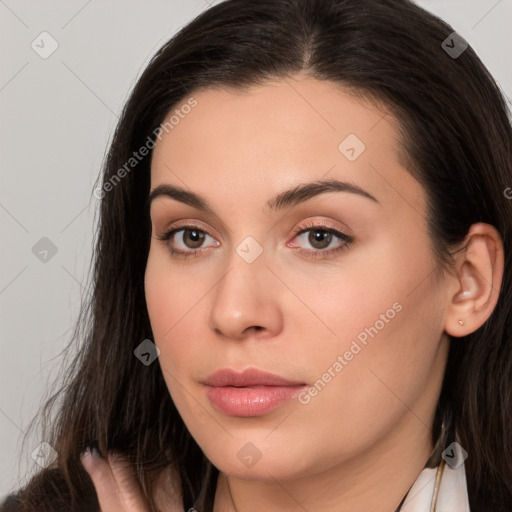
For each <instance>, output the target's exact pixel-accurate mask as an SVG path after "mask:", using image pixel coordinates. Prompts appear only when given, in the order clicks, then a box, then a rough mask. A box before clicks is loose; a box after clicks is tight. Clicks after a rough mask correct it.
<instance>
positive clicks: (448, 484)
mask: <svg viewBox="0 0 512 512" xmlns="http://www.w3.org/2000/svg"><path fill="white" fill-rule="evenodd" d="M438 468H439V466H438V467H436V468H424V469H423V471H422V472H421V473H420V474H419V476H418V478H417V479H416V481H415V482H414V484H413V485H412V487H411V489H410V490H409V492H408V494H407V497H406V498H405V501H404V503H403V505H402V508H401V509H400V512H434V510H435V512H470V509H469V498H468V489H467V482H466V471H465V469H464V462H462V463H461V464H460V465H459V466H458V467H457V468H455V469H454V468H452V467H450V466H449V465H448V464H444V467H443V468H442V476H441V481H440V485H439V490H438V495H437V503H436V507H435V508H434V509H433V508H432V500H433V497H434V490H435V484H436V475H437V471H438Z"/></svg>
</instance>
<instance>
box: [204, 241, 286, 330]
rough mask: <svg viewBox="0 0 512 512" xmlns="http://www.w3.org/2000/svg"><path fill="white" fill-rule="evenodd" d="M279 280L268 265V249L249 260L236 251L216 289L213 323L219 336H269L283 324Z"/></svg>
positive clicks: (212, 325)
mask: <svg viewBox="0 0 512 512" xmlns="http://www.w3.org/2000/svg"><path fill="white" fill-rule="evenodd" d="M278 284H279V281H278V280H277V279H276V278H275V276H274V275H273V274H272V272H271V271H270V270H269V268H268V267H267V261H266V258H265V253H263V254H261V255H260V256H259V257H258V258H257V259H256V260H255V261H253V262H251V263H248V262H247V261H245V260H244V259H243V258H242V257H240V256H239V254H237V253H236V252H235V251H233V255H232V256H231V258H230V260H229V265H228V268H227V271H226V273H225V274H224V276H223V277H222V278H221V279H220V281H219V283H218V284H217V286H216V287H215V289H214V294H213V303H212V307H211V314H210V326H211V328H212V329H213V331H214V332H215V334H216V335H217V336H220V337H223V338H225V339H232V340H243V339H246V338H249V337H253V338H257V339H268V338H272V337H274V336H275V335H276V334H278V333H279V332H280V331H281V330H282V328H283V315H282V308H281V304H280V293H279V288H277V289H276V287H277V286H278Z"/></svg>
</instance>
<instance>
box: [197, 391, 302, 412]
mask: <svg viewBox="0 0 512 512" xmlns="http://www.w3.org/2000/svg"><path fill="white" fill-rule="evenodd" d="M304 387H305V386H248V387H242V388H235V387H232V386H223V387H216V386H206V394H207V396H208V398H209V399H210V402H211V403H212V404H213V405H214V406H215V407H216V408H217V409H218V410H219V411H221V412H223V413H224V414H227V415H229V416H243V417H250V416H261V415H263V414H267V413H269V412H270V411H272V410H273V409H275V408H276V407H279V406H280V405H281V404H284V403H285V402H287V401H288V400H291V399H292V398H294V397H295V396H297V395H298V394H299V393H300V391H301V390H302V389H303V388H304Z"/></svg>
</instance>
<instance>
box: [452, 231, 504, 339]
mask: <svg viewBox="0 0 512 512" xmlns="http://www.w3.org/2000/svg"><path fill="white" fill-rule="evenodd" d="M455 260H456V273H455V275H453V276H452V280H451V285H450V286H448V294H449V296H448V297H447V299H448V307H447V309H446V316H445V325H444V329H445V331H446V332H447V333H448V334H450V335H451V336H455V337H461V336H467V335H468V334H471V333H472V332H474V331H476V330H477V329H478V328H479V327H480V326H481V325H483V324H484V323H485V321H486V320H487V319H488V318H489V317H490V316H491V313H492V312H493V310H494V308H495V306H496V304H497V302H498V297H499V292H500V288H501V282H502V279H503V267H504V254H503V241H502V239H501V236H500V234H499V233H498V231H497V229H496V228H495V227H494V226H491V225H490V224H484V223H482V222H479V223H477V224H473V225H472V226H471V228H470V229H469V231H468V234H467V235H466V237H465V239H464V244H463V249H462V250H461V251H460V252H459V253H457V254H456V256H455ZM461 322H462V323H461Z"/></svg>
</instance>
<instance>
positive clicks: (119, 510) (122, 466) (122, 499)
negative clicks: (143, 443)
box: [81, 449, 148, 512]
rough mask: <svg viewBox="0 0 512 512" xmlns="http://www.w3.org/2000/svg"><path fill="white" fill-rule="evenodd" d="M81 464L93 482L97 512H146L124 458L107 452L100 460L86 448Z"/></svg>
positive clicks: (94, 451)
mask: <svg viewBox="0 0 512 512" xmlns="http://www.w3.org/2000/svg"><path fill="white" fill-rule="evenodd" d="M81 461H82V465H83V466H84V468H85V470H86V471H87V473H89V476H90V477H91V479H92V481H93V483H94V487H95V489H96V493H97V495H98V500H99V502H100V510H101V512H148V507H147V506H146V504H145V500H144V498H143V496H142V494H141V492H140V491H139V488H138V485H137V482H136V481H135V478H134V476H133V469H132V467H131V465H130V462H129V461H128V460H127V459H126V458H124V457H121V456H119V455H117V454H113V453H109V454H108V456H107V459H102V458H101V457H100V455H99V454H98V452H97V451H96V450H93V451H92V452H91V451H90V450H89V449H87V450H86V451H85V452H84V454H83V455H82V457H81Z"/></svg>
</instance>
